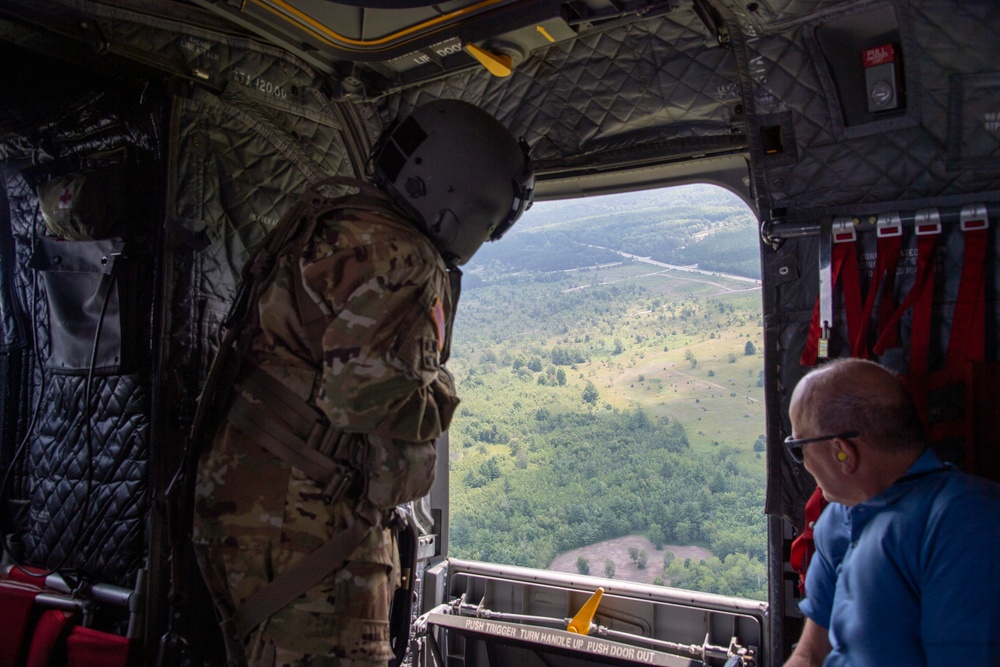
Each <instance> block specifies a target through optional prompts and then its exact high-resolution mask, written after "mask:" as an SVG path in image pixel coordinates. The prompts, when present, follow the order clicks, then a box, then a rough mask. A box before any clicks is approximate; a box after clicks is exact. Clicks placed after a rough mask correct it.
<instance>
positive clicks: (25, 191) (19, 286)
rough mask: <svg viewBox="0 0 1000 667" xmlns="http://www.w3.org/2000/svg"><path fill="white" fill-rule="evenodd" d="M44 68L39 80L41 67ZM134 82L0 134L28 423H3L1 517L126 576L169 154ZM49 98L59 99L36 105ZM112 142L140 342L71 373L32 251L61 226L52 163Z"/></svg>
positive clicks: (78, 566) (136, 539)
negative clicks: (121, 162) (132, 350)
mask: <svg viewBox="0 0 1000 667" xmlns="http://www.w3.org/2000/svg"><path fill="white" fill-rule="evenodd" d="M41 71H44V70H43V69H37V70H35V72H41ZM39 82H40V83H41V84H44V82H45V77H44V76H40V78H39ZM21 92H22V93H25V95H24V97H25V100H27V98H28V97H30V95H29V93H30V90H22V91H21ZM35 92H38V91H35ZM77 92H78V91H77ZM139 93H140V91H139V89H131V90H129V89H126V90H115V89H114V87H113V86H110V85H109V86H106V87H100V88H98V89H95V90H94V91H91V92H88V93H87V94H86V95H84V96H83V97H82V98H81V97H77V98H62V99H61V100H60V101H61V102H62V106H61V107H60V106H59V105H58V104H56V101H57V97H56V96H52V95H49V96H48V98H47V99H46V100H45V104H42V105H32V104H26V105H25V106H23V107H20V110H19V113H17V114H16V115H17V116H18V120H19V123H20V127H22V128H26V129H32V128H33V129H32V131H31V132H30V134H23V135H8V137H7V138H6V140H5V141H3V142H2V143H3V152H4V154H5V155H6V156H7V159H6V160H5V161H4V163H3V168H2V171H0V180H2V182H0V185H2V187H3V190H4V197H5V201H6V205H7V206H6V216H5V222H6V225H5V229H4V233H5V235H7V236H6V239H5V242H6V243H7V244H9V245H8V248H9V253H5V255H4V263H3V271H4V276H5V277H4V280H5V282H6V283H7V287H6V289H5V290H4V294H3V299H2V303H3V306H2V309H3V310H4V322H5V325H4V328H3V335H4V340H3V346H2V347H3V348H4V349H5V350H6V351H7V352H8V353H9V354H10V357H9V359H10V360H11V362H13V364H14V365H15V366H21V367H23V368H24V369H25V370H24V372H23V376H22V377H18V376H8V377H6V378H5V380H6V382H7V383H16V382H18V381H23V382H24V383H23V384H22V385H21V386H17V387H10V390H11V391H12V393H13V394H14V395H16V396H18V400H19V403H20V407H21V409H25V410H26V411H28V412H29V415H28V417H27V419H26V420H24V421H23V422H22V423H21V425H20V430H19V431H15V430H13V429H10V428H7V429H5V430H4V450H5V452H4V454H5V463H6V464H9V465H12V466H13V468H14V471H15V474H13V475H8V476H6V477H5V481H6V483H7V484H8V485H9V486H8V487H7V488H6V489H5V497H6V499H8V500H10V501H11V504H10V505H9V506H8V507H9V508H13V509H14V511H12V512H11V513H10V514H7V515H5V516H4V517H3V518H4V521H5V525H4V530H5V532H6V531H8V530H9V531H11V532H12V533H13V534H14V536H15V540H16V541H17V542H20V543H21V545H22V547H23V550H22V558H23V561H24V562H25V563H26V564H29V565H35V566H38V567H43V568H60V569H62V570H64V571H65V570H72V571H75V572H76V573H78V574H80V575H82V576H85V577H88V578H92V579H94V580H97V581H101V582H107V583H113V584H118V585H125V586H128V585H131V582H132V579H133V575H134V574H135V571H136V570H137V569H138V568H139V567H140V566H141V564H142V562H143V559H144V557H145V553H146V550H145V527H146V520H147V518H148V517H147V512H148V510H149V506H150V500H149V499H150V494H149V488H148V483H147V481H148V475H149V447H150V420H149V414H150V392H151V384H150V377H149V367H150V354H149V346H150V340H151V335H150V324H151V310H150V304H151V303H152V291H153V290H152V281H151V275H152V258H151V256H150V255H149V254H148V251H149V250H150V249H151V246H150V245H149V240H150V238H151V235H152V234H153V232H154V230H155V227H156V207H155V206H149V205H148V201H149V200H148V199H147V196H148V195H149V194H150V191H149V190H147V189H146V187H147V186H148V184H149V183H150V182H151V180H150V177H151V175H152V174H155V170H154V169H152V165H153V164H154V163H155V162H156V161H157V160H159V159H161V157H162V146H161V145H160V144H159V131H158V127H157V124H158V120H157V114H156V112H155V110H153V109H152V108H150V107H147V108H142V109H140V108H139V107H138V106H137V105H135V102H136V101H137V100H138V99H139ZM81 102H86V104H85V105H81ZM130 105H131V107H130ZM40 108H45V109H55V110H56V111H57V113H55V114H54V115H48V116H46V115H38V109H40ZM81 108H85V109H86V111H85V112H82V113H81V112H80V109H81ZM15 111H16V110H15ZM26 149H27V151H26ZM112 150H119V151H121V150H126V151H128V155H129V167H130V170H131V174H132V176H134V180H133V179H128V181H127V182H128V186H127V187H125V188H123V191H122V192H121V197H122V198H123V200H126V199H127V200H128V202H125V210H127V211H128V214H127V216H126V229H125V230H124V235H125V236H126V238H127V239H128V243H127V245H126V251H125V256H123V259H122V260H121V261H120V262H118V266H119V267H121V268H120V269H119V270H118V276H119V277H121V279H122V280H128V281H130V282H131V283H132V284H131V286H132V287H134V288H136V292H135V294H136V296H137V301H136V303H137V304H138V305H137V308H135V309H134V310H133V311H132V315H133V316H131V317H128V318H127V319H128V324H127V325H123V328H122V331H123V332H125V334H126V335H127V336H128V337H129V338H130V339H131V340H132V341H133V342H136V343H137V345H138V347H139V348H140V354H139V355H138V357H134V358H133V363H132V364H130V365H129V366H128V368H122V369H121V370H120V371H116V372H97V373H94V374H93V377H88V374H87V373H86V372H76V373H73V374H66V373H63V372H59V371H58V370H53V369H52V368H50V367H49V366H51V365H52V363H51V362H52V359H53V350H52V344H51V341H52V333H53V331H52V328H51V327H50V306H49V300H50V297H51V294H49V293H48V292H47V288H46V282H45V280H44V279H43V276H42V275H41V272H40V271H38V270H36V269H35V268H32V265H31V257H32V253H33V249H34V248H35V247H36V246H37V245H38V244H39V243H40V241H39V239H41V238H42V237H46V236H52V233H51V232H50V231H49V230H48V229H47V228H46V225H45V223H44V221H43V218H42V215H41V213H40V205H39V196H38V189H37V188H38V185H39V183H42V182H44V181H45V179H46V178H48V177H49V176H50V175H51V174H50V170H52V173H54V171H55V170H57V169H59V170H61V169H65V168H70V169H74V168H75V167H66V166H65V165H76V164H78V163H79V162H80V161H81V160H83V161H85V160H87V159H89V157H90V156H94V155H101V154H104V153H105V152H107V151H112ZM144 204H145V205H144ZM8 323H9V324H8ZM8 386H9V385H8ZM5 391H6V388H5ZM15 407H16V406H5V408H9V409H10V410H14V409H15ZM8 417H9V416H8ZM15 433H16V434H17V437H16V438H15V437H14V435H15ZM108 545H113V548H110V549H109V548H107V547H108Z"/></svg>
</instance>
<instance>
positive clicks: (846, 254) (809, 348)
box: [799, 241, 862, 366]
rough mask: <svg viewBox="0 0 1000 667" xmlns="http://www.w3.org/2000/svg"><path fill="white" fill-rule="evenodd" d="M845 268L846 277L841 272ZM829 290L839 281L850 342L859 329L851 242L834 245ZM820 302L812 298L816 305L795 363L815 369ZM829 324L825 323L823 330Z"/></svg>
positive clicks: (855, 263)
mask: <svg viewBox="0 0 1000 667" xmlns="http://www.w3.org/2000/svg"><path fill="white" fill-rule="evenodd" d="M844 264H847V269H846V273H844V272H843V271H842V270H841V269H843V268H844ZM830 268H831V288H832V286H836V284H837V281H838V280H839V279H841V278H843V281H842V282H843V292H844V309H845V311H846V317H847V330H848V338H849V339H850V340H854V339H855V337H856V335H852V334H854V333H855V332H857V331H859V329H860V328H861V317H862V314H861V313H862V307H861V283H860V279H859V278H858V256H857V252H856V251H855V246H854V242H853V241H849V242H838V243H836V244H834V246H833V259H832V263H831V267H830ZM819 311H820V299H819V297H816V305H815V306H813V312H812V318H811V319H810V321H809V336H808V338H807V339H806V344H805V347H803V349H802V356H801V358H800V359H799V363H801V364H802V365H803V366H815V365H816V360H817V359H818V358H819V357H820V356H827V355H826V354H822V355H821V354H820V340H821V339H822V338H823V334H824V331H823V326H822V325H821V323H820V312H819ZM829 325H830V323H829V322H827V323H826V326H829Z"/></svg>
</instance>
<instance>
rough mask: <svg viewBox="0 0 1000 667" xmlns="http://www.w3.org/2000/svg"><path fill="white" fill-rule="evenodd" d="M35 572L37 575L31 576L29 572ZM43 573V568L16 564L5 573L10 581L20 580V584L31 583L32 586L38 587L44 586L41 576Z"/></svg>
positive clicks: (43, 579)
mask: <svg viewBox="0 0 1000 667" xmlns="http://www.w3.org/2000/svg"><path fill="white" fill-rule="evenodd" d="M32 573H34V574H37V575H39V576H36V577H33V576H31V574H32ZM43 574H45V570H42V569H39V568H37V567H28V566H26V565H16V566H14V567H12V568H10V572H8V573H7V578H8V579H10V580H11V581H20V582H21V583H22V584H31V585H32V586H38V587H39V588H44V587H45V577H44V576H41V575H43Z"/></svg>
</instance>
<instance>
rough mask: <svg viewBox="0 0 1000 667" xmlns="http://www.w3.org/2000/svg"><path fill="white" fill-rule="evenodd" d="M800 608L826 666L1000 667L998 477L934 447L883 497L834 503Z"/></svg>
mask: <svg viewBox="0 0 1000 667" xmlns="http://www.w3.org/2000/svg"><path fill="white" fill-rule="evenodd" d="M814 538H815V541H816V553H815V555H814V556H813V558H812V561H811V562H810V565H809V572H808V573H807V575H806V599H804V600H802V602H801V603H800V604H799V608H800V609H801V610H802V613H803V614H805V615H806V616H808V617H809V618H811V619H812V620H813V621H815V622H816V623H818V624H819V625H821V626H823V627H824V628H828V629H829V637H830V644H831V645H832V646H833V650H832V651H831V652H830V655H829V656H828V657H827V659H826V662H825V663H824V667H833V666H838V667H839V666H841V665H845V666H846V665H851V666H852V667H865V666H871V667H886V666H887V665H905V666H906V667H916V666H919V665H928V666H933V667H955V666H956V665H963V666H964V665H976V666H977V667H980V666H987V665H988V666H990V667H998V666H1000V485H997V484H994V483H993V482H990V481H988V480H985V479H982V478H979V477H974V476H972V475H966V474H963V473H961V472H958V471H956V470H954V469H952V468H950V467H947V466H945V465H944V464H942V463H941V461H940V459H938V457H937V456H936V455H935V454H934V453H933V452H932V451H930V450H928V451H926V452H925V453H924V454H922V455H921V456H920V458H919V459H917V460H916V462H914V464H913V466H912V467H911V468H910V469H909V471H907V474H906V475H905V476H904V477H903V478H901V479H900V480H899V481H898V482H896V483H895V484H894V485H893V486H892V487H890V488H889V489H886V490H885V491H884V492H882V493H880V494H879V495H877V496H875V497H873V498H870V499H869V500H867V501H865V502H863V503H860V504H858V505H855V506H854V507H846V506H844V505H841V504H839V503H830V504H829V505H828V506H827V507H826V509H824V510H823V514H822V515H821V516H820V518H819V521H817V522H816V527H815V529H814Z"/></svg>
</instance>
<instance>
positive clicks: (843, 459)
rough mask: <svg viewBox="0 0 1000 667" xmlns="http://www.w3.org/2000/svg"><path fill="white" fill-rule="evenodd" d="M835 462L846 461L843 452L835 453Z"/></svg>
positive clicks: (845, 455)
mask: <svg viewBox="0 0 1000 667" xmlns="http://www.w3.org/2000/svg"><path fill="white" fill-rule="evenodd" d="M837 460H838V461H846V460H847V454H846V453H845V452H837Z"/></svg>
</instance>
